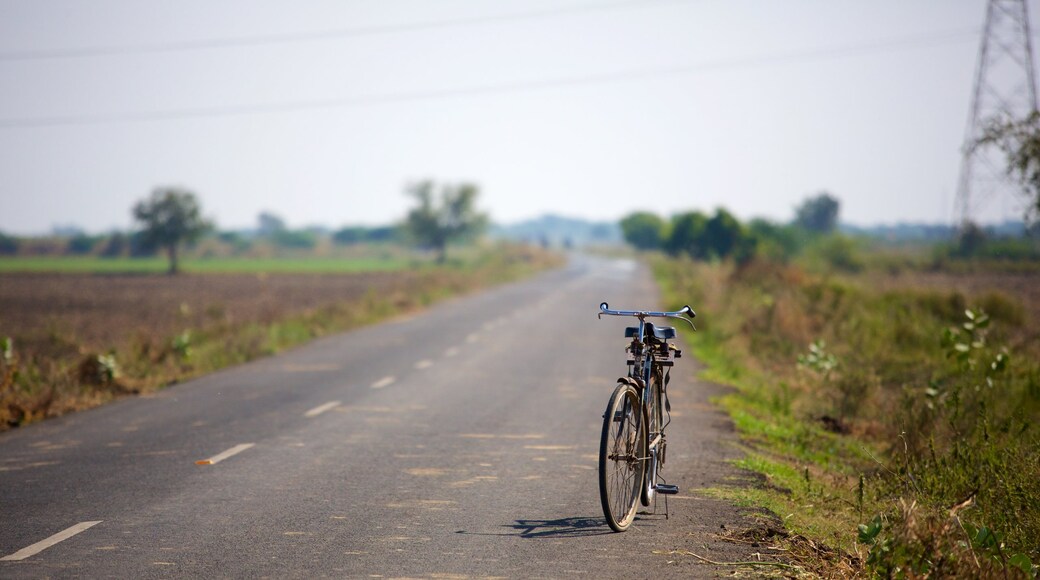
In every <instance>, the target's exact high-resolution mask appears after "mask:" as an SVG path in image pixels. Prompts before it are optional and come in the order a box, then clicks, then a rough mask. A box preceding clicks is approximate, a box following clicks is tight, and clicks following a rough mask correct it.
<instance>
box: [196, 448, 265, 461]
mask: <svg viewBox="0 0 1040 580" xmlns="http://www.w3.org/2000/svg"><path fill="white" fill-rule="evenodd" d="M253 445H254V444H253V443H241V444H239V445H235V446H234V447H232V448H231V449H228V450H227V451H224V452H222V453H218V454H216V455H214V456H213V457H210V458H209V459H200V460H199V461H196V462H195V464H196V465H213V464H215V463H220V462H221V461H224V460H225V459H227V458H228V457H231V456H234V455H238V454H239V453H242V452H243V451H245V450H246V449H249V448H250V447H252V446H253Z"/></svg>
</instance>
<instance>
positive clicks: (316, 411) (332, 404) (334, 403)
mask: <svg viewBox="0 0 1040 580" xmlns="http://www.w3.org/2000/svg"><path fill="white" fill-rule="evenodd" d="M338 405H339V401H329V402H328V403H325V404H324V405H319V406H317V407H314V408H313V409H311V410H310V411H307V412H306V413H304V414H303V416H304V417H307V418H311V417H317V416H318V415H321V414H322V413H324V412H325V411H329V410H331V409H335V408H336V406H338Z"/></svg>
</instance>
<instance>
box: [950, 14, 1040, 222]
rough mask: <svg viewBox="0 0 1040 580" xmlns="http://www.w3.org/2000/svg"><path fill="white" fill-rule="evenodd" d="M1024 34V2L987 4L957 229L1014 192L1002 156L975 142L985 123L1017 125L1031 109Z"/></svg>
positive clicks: (1032, 83) (1029, 50)
mask: <svg viewBox="0 0 1040 580" xmlns="http://www.w3.org/2000/svg"><path fill="white" fill-rule="evenodd" d="M1029 30H1030V29H1029V13H1028V9H1027V6H1026V0H988V3H987V6H986V25H985V29H984V30H983V33H982V44H981V45H980V46H979V57H978V64H977V65H976V66H977V68H976V69H975V88H974V90H973V91H972V98H971V111H970V113H969V115H968V129H967V131H966V133H965V135H964V145H963V148H962V155H963V157H962V158H961V175H960V181H959V182H958V185H957V202H956V208H955V209H954V211H955V212H956V213H957V218H958V219H959V220H960V222H959V225H960V226H961V227H964V225H965V224H967V223H969V222H971V221H972V220H973V219H978V218H979V217H981V212H982V211H983V209H984V208H985V205H986V203H987V202H991V201H993V200H994V199H1000V198H1002V197H1003V198H1004V199H1005V200H1006V199H1007V197H1006V196H1011V195H1012V193H1011V192H1013V191H1014V192H1018V191H1019V188H1018V187H1017V186H1016V185H1015V183H1014V182H1013V181H1012V179H1011V178H1010V176H1009V175H1008V173H1007V160H1006V158H1005V156H1004V154H1003V152H1002V151H1000V149H999V148H998V147H997V146H996V145H985V146H976V143H977V142H978V140H979V139H980V138H981V137H982V135H983V133H984V132H985V130H986V126H987V125H988V124H989V123H991V122H993V121H1021V120H1023V119H1025V118H1026V117H1028V116H1029V114H1030V113H1032V112H1033V111H1035V110H1037V103H1036V78H1035V76H1034V73H1033V43H1032V40H1031V39H1030V36H1029ZM1016 197H1017V196H1016Z"/></svg>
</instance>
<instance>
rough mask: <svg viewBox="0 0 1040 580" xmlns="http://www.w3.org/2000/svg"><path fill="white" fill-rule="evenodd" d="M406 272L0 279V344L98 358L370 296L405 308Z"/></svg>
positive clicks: (412, 277)
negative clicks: (69, 349)
mask: <svg viewBox="0 0 1040 580" xmlns="http://www.w3.org/2000/svg"><path fill="white" fill-rule="evenodd" d="M416 278H417V275H416V274H414V273H411V272H381V273H380V272H373V273H364V274H314V275H305V274H278V275H263V274H259V275H258V274H200V275H180V276H154V275H89V274H82V275H81V274H0V337H3V336H10V337H13V338H14V339H15V346H16V348H17V349H18V350H19V351H25V350H27V351H30V352H33V353H40V354H43V353H46V352H49V351H51V350H53V349H54V347H56V346H59V345H61V344H75V345H77V346H79V347H81V348H82V349H86V350H92V351H96V352H104V351H107V350H109V349H113V348H114V349H116V350H123V349H124V348H126V347H127V346H128V342H129V341H133V340H140V339H142V338H144V337H157V338H158V337H163V338H166V337H173V336H175V335H176V334H178V333H181V332H183V331H184V330H185V329H189V328H190V329H200V328H205V327H207V326H212V325H217V324H232V325H233V324H236V323H245V322H256V323H260V324H269V323H271V322H274V321H276V320H280V319H283V318H285V317H286V316H292V315H296V314H301V313H306V312H308V311H313V310H315V309H317V308H321V307H323V306H328V305H330V304H334V303H341V302H356V301H358V300H360V299H362V298H364V297H365V296H366V295H368V294H370V293H371V294H373V295H377V296H380V297H384V298H386V297H390V298H391V299H394V297H396V298H398V299H399V300H400V301H401V302H402V303H404V302H406V301H407V294H406V291H407V289H408V288H409V287H410V286H412V287H414V284H415V281H416Z"/></svg>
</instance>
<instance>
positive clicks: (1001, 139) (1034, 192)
mask: <svg viewBox="0 0 1040 580" xmlns="http://www.w3.org/2000/svg"><path fill="white" fill-rule="evenodd" d="M988 144H995V145H997V146H998V147H1000V149H1001V150H1002V151H1004V154H1005V155H1006V156H1007V164H1008V167H1007V171H1008V173H1009V174H1011V175H1012V176H1014V177H1015V178H1016V179H1018V182H1019V184H1020V185H1021V186H1022V193H1023V194H1024V195H1026V196H1027V197H1028V198H1029V206H1028V209H1027V210H1026V215H1025V218H1026V220H1027V221H1032V220H1034V219H1036V218H1038V217H1040V111H1033V112H1032V113H1031V114H1030V115H1029V116H1028V117H1026V118H1025V119H1022V120H1019V121H1008V120H1003V121H995V122H993V123H991V124H990V126H989V127H987V129H986V131H985V132H984V133H983V136H982V139H980V140H979V141H978V142H977V143H975V144H973V145H972V146H973V147H980V146H983V145H988ZM966 225H967V224H966Z"/></svg>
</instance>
